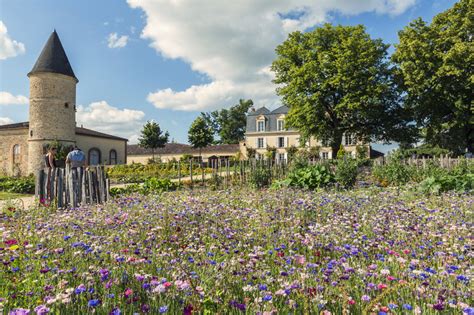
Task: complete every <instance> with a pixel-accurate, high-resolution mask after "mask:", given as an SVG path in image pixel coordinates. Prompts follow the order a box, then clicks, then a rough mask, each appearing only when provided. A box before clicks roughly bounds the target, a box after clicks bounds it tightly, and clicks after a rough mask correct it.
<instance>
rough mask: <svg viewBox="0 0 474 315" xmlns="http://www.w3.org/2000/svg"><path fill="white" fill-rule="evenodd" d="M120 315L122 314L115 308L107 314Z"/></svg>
mask: <svg viewBox="0 0 474 315" xmlns="http://www.w3.org/2000/svg"><path fill="white" fill-rule="evenodd" d="M121 314H122V312H121V311H120V309H119V308H117V307H116V308H114V309H113V310H112V311H111V312H110V313H109V315H121Z"/></svg>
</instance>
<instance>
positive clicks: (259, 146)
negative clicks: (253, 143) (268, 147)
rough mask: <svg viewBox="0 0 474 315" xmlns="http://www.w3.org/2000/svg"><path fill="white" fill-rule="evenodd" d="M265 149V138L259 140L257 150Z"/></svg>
mask: <svg viewBox="0 0 474 315" xmlns="http://www.w3.org/2000/svg"><path fill="white" fill-rule="evenodd" d="M263 147H264V143H263V138H258V139H257V148H259V149H261V148H263Z"/></svg>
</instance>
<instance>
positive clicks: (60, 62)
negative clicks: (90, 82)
mask: <svg viewBox="0 0 474 315" xmlns="http://www.w3.org/2000/svg"><path fill="white" fill-rule="evenodd" d="M39 72H52V73H60V74H64V75H67V76H70V77H73V78H74V79H76V80H77V78H76V76H75V75H74V71H72V68H71V64H70V63H69V60H68V59H67V56H66V52H65V51H64V48H63V45H62V44H61V41H60V40H59V36H58V34H57V33H56V30H54V32H53V33H52V34H51V36H49V38H48V41H47V42H46V44H45V45H44V47H43V50H42V51H41V54H40V56H39V57H38V60H36V63H35V65H34V66H33V69H32V70H31V71H30V73H28V76H30V74H34V73H39ZM77 81H79V80H77Z"/></svg>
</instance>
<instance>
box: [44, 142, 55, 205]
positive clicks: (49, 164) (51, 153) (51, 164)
mask: <svg viewBox="0 0 474 315" xmlns="http://www.w3.org/2000/svg"><path fill="white" fill-rule="evenodd" d="M57 151H58V149H57V148H56V147H50V148H49V149H48V153H46V155H45V156H44V162H45V166H46V168H47V169H48V177H47V180H48V182H47V184H46V199H48V200H50V201H51V200H52V198H51V197H52V194H53V191H52V187H51V181H52V177H53V176H54V175H55V171H56V154H57Z"/></svg>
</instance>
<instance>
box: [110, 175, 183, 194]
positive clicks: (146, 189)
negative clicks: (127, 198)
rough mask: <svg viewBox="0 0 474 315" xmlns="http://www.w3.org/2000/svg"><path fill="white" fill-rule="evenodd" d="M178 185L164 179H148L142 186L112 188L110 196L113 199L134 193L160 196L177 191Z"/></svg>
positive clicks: (132, 185)
mask: <svg viewBox="0 0 474 315" xmlns="http://www.w3.org/2000/svg"><path fill="white" fill-rule="evenodd" d="M177 187H178V185H177V184H176V183H174V182H172V181H171V180H169V179H167V178H164V179H159V178H155V177H152V178H149V179H147V180H146V181H145V182H144V183H143V185H140V184H130V185H127V186H125V187H112V188H110V195H111V196H112V197H116V196H121V195H129V194H132V193H140V194H143V195H149V194H159V193H162V192H165V191H173V190H176V188H177Z"/></svg>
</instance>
